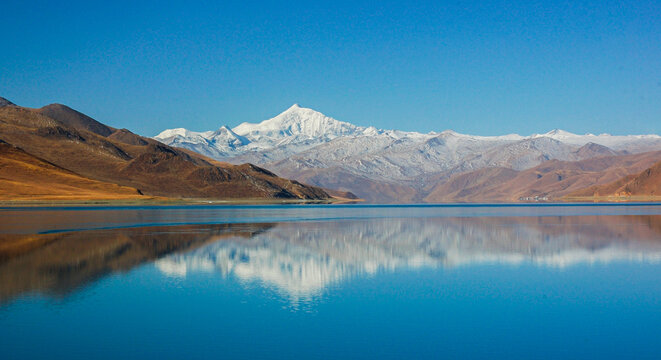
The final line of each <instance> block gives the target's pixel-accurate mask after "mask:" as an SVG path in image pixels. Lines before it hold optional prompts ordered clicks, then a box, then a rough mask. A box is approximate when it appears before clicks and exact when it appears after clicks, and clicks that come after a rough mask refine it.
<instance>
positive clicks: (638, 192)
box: [568, 161, 661, 197]
mask: <svg viewBox="0 0 661 360" xmlns="http://www.w3.org/2000/svg"><path fill="white" fill-rule="evenodd" d="M581 196H588V197H600V196H618V197H622V196H623V197H628V196H650V197H656V196H661V161H659V162H657V163H656V164H654V165H653V166H652V167H650V168H648V169H645V170H643V171H642V172H640V173H638V174H635V175H628V176H625V177H623V178H621V179H619V180H617V181H614V182H611V183H609V184H605V185H598V186H591V187H589V188H587V189H583V190H579V191H575V192H573V193H571V194H569V195H568V197H581Z"/></svg>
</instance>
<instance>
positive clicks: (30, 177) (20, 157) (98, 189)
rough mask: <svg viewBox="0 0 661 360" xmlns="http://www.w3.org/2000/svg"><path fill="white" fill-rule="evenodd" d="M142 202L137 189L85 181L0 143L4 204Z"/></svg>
mask: <svg viewBox="0 0 661 360" xmlns="http://www.w3.org/2000/svg"><path fill="white" fill-rule="evenodd" d="M138 198H144V196H143V195H141V194H140V193H139V192H138V190H136V189H134V188H130V187H126V186H120V185H117V184H111V183H106V182H102V181H97V180H92V179H87V178H84V177H82V176H79V175H77V174H75V173H73V172H71V171H68V170H65V169H62V168H60V167H58V166H56V165H54V164H51V163H49V162H47V161H44V160H42V159H39V158H37V157H35V156H32V155H30V154H28V153H26V152H25V151H23V150H21V149H19V148H17V147H14V146H12V145H10V144H7V143H6V142H4V141H2V140H0V200H92V199H138Z"/></svg>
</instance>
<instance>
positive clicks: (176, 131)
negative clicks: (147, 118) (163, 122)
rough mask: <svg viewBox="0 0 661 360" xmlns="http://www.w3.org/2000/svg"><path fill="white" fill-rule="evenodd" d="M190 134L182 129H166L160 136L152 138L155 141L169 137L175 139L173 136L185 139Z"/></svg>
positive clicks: (190, 132)
mask: <svg viewBox="0 0 661 360" xmlns="http://www.w3.org/2000/svg"><path fill="white" fill-rule="evenodd" d="M191 134H192V131H190V130H188V129H184V128H176V129H167V130H164V131H162V132H161V133H160V134H158V135H156V136H154V138H155V139H157V140H161V139H167V138H170V137H175V136H181V137H187V136H189V135H191Z"/></svg>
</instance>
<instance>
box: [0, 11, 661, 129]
mask: <svg viewBox="0 0 661 360" xmlns="http://www.w3.org/2000/svg"><path fill="white" fill-rule="evenodd" d="M0 10H1V11H0V31H1V33H2V40H1V41H2V47H1V49H2V52H1V53H0V96H3V97H6V98H8V99H9V100H12V101H14V102H15V103H17V104H19V105H24V106H30V107H40V106H42V105H45V104H48V103H52V102H59V103H64V104H67V105H69V106H71V107H73V108H75V109H78V110H80V111H82V112H84V113H87V114H89V115H91V116H93V117H95V118H96V119H98V120H100V121H102V122H104V123H107V124H109V125H112V126H115V127H126V128H128V129H130V130H132V131H135V132H138V133H140V134H143V135H154V134H156V133H158V132H159V131H160V130H163V129H165V128H172V127H186V128H189V129H193V130H209V129H215V128H217V127H219V126H220V125H222V124H228V125H230V126H235V125H238V124H239V123H241V122H243V121H259V120H263V119H266V118H269V117H272V116H275V115H276V114H278V113H279V112H281V111H283V110H284V109H286V108H287V107H289V106H290V105H291V104H293V103H299V104H301V105H302V106H305V107H311V108H314V109H316V110H319V111H321V112H323V113H325V114H327V115H329V116H332V117H335V118H337V119H339V120H344V121H350V122H353V123H356V124H359V125H374V126H377V127H380V128H398V129H403V130H416V131H422V132H427V131H431V130H436V131H441V130H444V129H454V130H456V131H459V132H464V133H473V134H481V135H494V134H503V133H512V132H517V133H520V134H531V133H535V132H546V131H548V130H551V129H553V128H562V129H565V130H569V131H573V132H578V133H585V132H593V133H601V132H609V133H613V134H623V133H661V2H660V1H658V0H656V1H645V0H641V1H623V2H621V1H613V2H610V1H593V2H581V1H561V2H560V1H559V2H552V1H529V2H525V3H512V2H510V1H503V2H498V1H484V2H463V1H452V2H445V3H444V2H440V1H430V2H417V3H412V2H404V1H401V2H388V1H370V2H360V1H348V2H342V1H332V2H327V3H323V2H321V1H314V2H309V3H306V2H296V1H287V2H267V1H255V2H254V1H249V0H248V1H239V2H226V3H223V4H217V3H216V2H213V1H210V2H207V3H202V4H188V3H186V2H180V3H178V2H161V1H154V2H151V1H140V2H139V4H134V2H125V3H123V2H121V1H116V2H106V3H105V4H96V2H88V1H85V2H75V1H71V2H68V3H65V2H57V1H49V2H45V3H41V2H36V1H13V0H9V1H8V2H7V1H3V3H2V5H0Z"/></svg>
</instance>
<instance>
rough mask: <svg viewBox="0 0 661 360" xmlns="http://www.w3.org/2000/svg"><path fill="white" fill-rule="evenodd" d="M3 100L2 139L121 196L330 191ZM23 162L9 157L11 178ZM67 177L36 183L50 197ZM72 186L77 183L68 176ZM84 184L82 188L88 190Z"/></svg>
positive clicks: (60, 108) (69, 113) (60, 109)
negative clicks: (114, 187) (114, 188)
mask: <svg viewBox="0 0 661 360" xmlns="http://www.w3.org/2000/svg"><path fill="white" fill-rule="evenodd" d="M3 104H5V105H2V106H0V138H1V139H2V140H3V141H4V142H6V143H7V144H10V145H12V146H14V147H16V148H20V151H23V152H24V153H25V154H23V155H22V156H23V158H25V156H32V157H34V158H35V159H38V160H40V161H43V162H44V163H48V164H50V165H51V166H52V167H53V169H57V171H59V172H63V173H64V172H66V173H67V174H72V176H73V175H75V176H78V180H77V181H80V179H81V178H87V179H88V180H96V181H97V183H95V184H96V185H95V186H101V185H100V184H101V183H110V184H117V185H119V187H117V188H118V189H121V191H120V193H122V194H123V193H124V192H126V191H129V192H132V194H135V193H137V192H138V191H140V192H141V193H143V194H145V195H151V196H165V197H177V198H213V199H224V198H231V199H239V198H262V199H275V198H282V199H328V198H329V197H330V196H329V195H328V194H327V193H326V192H325V191H323V190H322V189H320V188H316V187H312V186H307V185H304V184H301V183H298V182H296V181H291V180H287V179H283V178H280V177H278V176H276V175H275V174H273V173H271V172H269V171H267V170H264V169H262V168H259V167H257V166H254V165H250V164H244V165H230V164H221V163H218V162H216V161H214V160H211V159H208V158H206V157H204V156H202V155H199V154H196V153H193V152H191V151H189V150H182V149H177V148H174V147H170V146H167V145H165V144H162V143H160V142H158V141H156V140H153V139H149V138H145V137H142V136H139V135H136V134H133V133H131V132H130V131H128V130H126V129H115V128H112V127H109V126H107V125H104V124H102V123H100V122H98V121H96V120H94V119H92V118H90V117H89V116H86V115H84V114H82V113H80V112H78V111H76V110H73V109H71V108H69V107H67V106H64V105H59V104H54V105H48V106H45V107H43V108H41V109H30V108H25V107H20V106H15V105H13V104H11V103H10V102H8V101H5V102H3ZM26 161H27V160H26ZM31 161H33V162H34V161H36V160H31ZM21 166H23V165H21ZM21 166H18V165H17V163H16V162H12V163H7V167H5V168H4V170H3V178H4V180H5V181H6V182H5V184H7V183H8V182H13V183H20V182H22V181H25V176H24V170H25V166H23V167H21ZM51 170H52V169H51ZM52 171H56V170H52ZM22 174H23V175H22ZM69 179H71V178H70V177H62V176H59V177H58V176H53V177H49V176H44V177H42V178H41V179H40V180H38V181H36V182H35V184H36V183H39V184H41V185H42V186H43V187H44V188H50V189H52V195H57V194H59V193H58V192H57V189H58V187H56V186H55V187H54V186H51V185H56V184H57V185H58V186H59V185H61V181H64V180H69ZM26 184H27V183H26ZM90 184H91V183H90ZM66 185H67V186H73V185H72V184H70V183H68V182H66ZM25 186H28V187H30V186H31V185H25ZM25 186H24V187H25ZM35 186H36V185H35ZM131 188H132V189H131ZM12 189H13V188H10V187H7V188H5V189H3V190H5V193H6V194H7V195H6V196H7V197H10V198H11V197H12V196H13V195H17V194H14V193H12V191H14V190H12ZM84 189H86V188H85V187H83V188H80V190H81V191H83V192H84ZM104 189H109V188H107V187H106V188H104Z"/></svg>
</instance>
